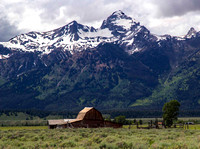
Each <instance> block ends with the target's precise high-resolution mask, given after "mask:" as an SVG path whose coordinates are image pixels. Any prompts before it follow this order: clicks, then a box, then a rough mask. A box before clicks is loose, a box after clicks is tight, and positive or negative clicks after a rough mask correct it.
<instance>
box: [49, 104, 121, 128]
mask: <svg viewBox="0 0 200 149" xmlns="http://www.w3.org/2000/svg"><path fill="white" fill-rule="evenodd" d="M48 124H49V128H50V129H53V128H68V127H72V128H81V127H83V128H98V127H113V128H121V127H122V124H118V123H114V122H110V121H105V120H104V119H103V117H102V114H101V112H99V111H98V110H96V109H95V108H93V107H85V108H84V109H83V110H81V111H80V112H79V114H78V116H77V118H76V119H63V120H49V121H48Z"/></svg>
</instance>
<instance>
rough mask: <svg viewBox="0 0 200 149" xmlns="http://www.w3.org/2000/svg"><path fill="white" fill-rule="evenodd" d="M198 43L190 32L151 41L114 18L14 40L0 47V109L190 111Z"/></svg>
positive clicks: (127, 21) (140, 29)
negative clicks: (175, 105)
mask: <svg viewBox="0 0 200 149" xmlns="http://www.w3.org/2000/svg"><path fill="white" fill-rule="evenodd" d="M199 41H200V32H197V31H195V29H194V28H191V29H190V30H189V32H188V34H187V35H185V36H184V37H173V36H170V35H153V34H151V33H150V31H149V30H148V29H147V28H146V27H144V26H142V25H141V24H140V23H139V22H137V21H136V20H134V19H132V18H131V17H128V16H127V15H125V14H124V13H123V12H122V11H116V12H114V13H113V14H112V15H110V16H109V17H108V18H107V19H106V20H104V21H103V23H102V25H101V27H100V28H98V29H95V28H94V27H89V26H86V25H82V24H79V23H77V22H76V21H72V22H71V23H69V24H67V25H65V26H63V27H61V28H58V29H55V30H52V31H49V32H29V33H27V34H22V35H18V36H16V37H14V38H12V39H10V40H9V41H8V42H0V108H1V109H31V108H37V109H45V110H58V109H59V110H62V109H69V108H70V109H76V108H82V107H83V106H95V107H98V108H100V109H110V108H113V109H114V108H140V109H141V108H150V109H151V108H158V109H159V108H160V107H162V105H163V103H164V102H166V101H168V100H170V99H177V100H179V101H180V102H181V103H182V105H183V108H187V109H190V108H198V107H199V103H200V102H199V95H198V86H199V83H200V82H199V81H198V69H199V65H198V61H199V58H200V57H199V50H200V44H199V43H200V42H199ZM180 88H181V89H182V88H183V89H182V90H180ZM186 95H187V96H186Z"/></svg>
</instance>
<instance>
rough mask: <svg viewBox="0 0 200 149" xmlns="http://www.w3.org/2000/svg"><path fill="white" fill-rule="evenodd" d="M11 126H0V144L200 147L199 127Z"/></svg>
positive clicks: (190, 148) (135, 147)
mask: <svg viewBox="0 0 200 149" xmlns="http://www.w3.org/2000/svg"><path fill="white" fill-rule="evenodd" d="M194 126H195V125H194ZM12 128H13V129H11V127H8V128H6V127H5V128H0V148H80V149H81V148H87V149H90V148H91V149H95V148H100V149H106V148H108V149H112V148H113V149H115V148H116V149H117V148H122V149H128V148H134V149H146V148H147V149H148V148H150V149H154V148H158V149H165V148H170V149H171V148H172V149H173V148H174V149H176V148H177V149H195V148H196V149H198V148H199V147H200V130H184V129H151V130H139V129H135V128H131V129H127V128H121V129H112V128H97V129H83V128H80V129H54V130H49V129H47V127H12ZM198 128H200V127H198Z"/></svg>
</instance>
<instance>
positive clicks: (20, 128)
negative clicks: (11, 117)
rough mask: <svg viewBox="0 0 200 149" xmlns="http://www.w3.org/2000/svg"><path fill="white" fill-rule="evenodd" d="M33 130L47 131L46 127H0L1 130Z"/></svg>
mask: <svg viewBox="0 0 200 149" xmlns="http://www.w3.org/2000/svg"><path fill="white" fill-rule="evenodd" d="M35 129H40V130H43V129H48V126H13V127H0V131H1V130H16V131H17V130H35Z"/></svg>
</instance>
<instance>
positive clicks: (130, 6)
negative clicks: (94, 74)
mask: <svg viewBox="0 0 200 149" xmlns="http://www.w3.org/2000/svg"><path fill="white" fill-rule="evenodd" d="M181 8H182V9H181ZM199 9H200V2H199V0H176V1H174V0H162V1H160V0H124V1H121V0H95V1H94V0H76V1H75V0H60V1H57V0H42V1H41V0H9V1H8V0H1V1H0V23H1V24H0V25H1V26H2V25H5V24H7V27H10V31H8V30H5V29H4V28H7V27H1V29H0V35H6V33H7V34H8V35H9V36H10V37H9V38H11V37H13V36H15V35H16V33H18V34H19V33H23V32H28V31H48V30H51V29H55V28H57V27H61V26H63V25H65V24H67V23H69V22H71V21H73V20H77V21H78V22H80V23H82V24H86V25H90V26H94V27H100V25H101V23H102V22H103V20H104V19H106V18H107V17H108V16H109V15H111V13H112V12H114V11H116V10H122V11H124V12H125V13H126V14H128V15H129V16H131V17H133V18H135V19H136V20H138V21H140V22H141V24H142V25H145V26H146V27H147V28H148V29H149V30H150V31H151V32H152V33H155V34H172V35H182V34H186V32H187V31H188V30H189V28H190V27H192V26H193V27H195V28H196V29H198V30H200V11H199ZM5 20H6V21H5ZM3 22H4V23H3ZM11 31H12V32H11ZM9 38H8V36H5V38H4V39H3V37H1V38H0V40H8V39H9Z"/></svg>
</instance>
